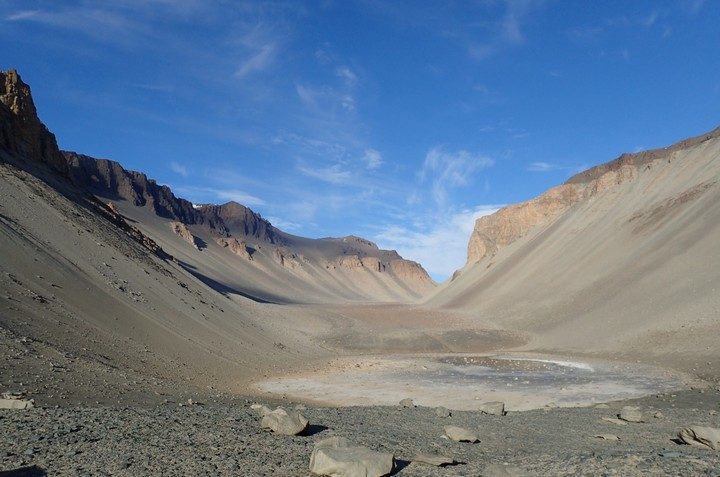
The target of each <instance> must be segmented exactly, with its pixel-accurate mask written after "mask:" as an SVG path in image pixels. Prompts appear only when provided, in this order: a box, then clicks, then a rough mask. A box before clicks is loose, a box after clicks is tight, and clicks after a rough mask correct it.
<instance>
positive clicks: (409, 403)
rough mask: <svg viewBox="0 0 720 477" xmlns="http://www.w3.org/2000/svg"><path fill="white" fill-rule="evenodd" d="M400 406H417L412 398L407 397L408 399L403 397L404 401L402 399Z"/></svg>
mask: <svg viewBox="0 0 720 477" xmlns="http://www.w3.org/2000/svg"><path fill="white" fill-rule="evenodd" d="M400 406H401V407H415V404H413V401H412V399H410V398H406V399H403V400H402V401H400Z"/></svg>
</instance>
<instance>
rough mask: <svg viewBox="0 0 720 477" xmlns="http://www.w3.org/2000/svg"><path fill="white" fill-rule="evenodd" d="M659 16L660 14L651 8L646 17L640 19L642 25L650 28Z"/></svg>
mask: <svg viewBox="0 0 720 477" xmlns="http://www.w3.org/2000/svg"><path fill="white" fill-rule="evenodd" d="M659 16H660V15H659V14H658V12H657V10H653V11H652V12H650V14H649V15H648V16H647V17H645V18H644V19H643V20H642V24H643V26H645V27H647V28H650V27H651V26H653V25H654V24H655V22H657V20H658V17H659Z"/></svg>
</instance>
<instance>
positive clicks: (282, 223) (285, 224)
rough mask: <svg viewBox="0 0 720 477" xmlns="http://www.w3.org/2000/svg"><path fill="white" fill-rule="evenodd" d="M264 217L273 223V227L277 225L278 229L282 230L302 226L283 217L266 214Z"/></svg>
mask: <svg viewBox="0 0 720 477" xmlns="http://www.w3.org/2000/svg"><path fill="white" fill-rule="evenodd" d="M265 218H266V219H267V220H268V221H269V222H270V223H271V224H273V225H274V226H275V227H277V228H279V229H281V230H284V231H292V230H297V229H299V228H300V227H302V225H300V224H299V223H297V222H292V221H290V220H284V219H281V218H280V217H274V216H268V217H265Z"/></svg>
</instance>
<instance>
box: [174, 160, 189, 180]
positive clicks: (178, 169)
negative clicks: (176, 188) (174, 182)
mask: <svg viewBox="0 0 720 477" xmlns="http://www.w3.org/2000/svg"><path fill="white" fill-rule="evenodd" d="M170 170H171V171H173V172H174V173H175V174H180V175H181V176H183V177H187V176H188V169H187V167H186V166H184V165H182V164H178V163H177V162H174V161H173V162H171V163H170Z"/></svg>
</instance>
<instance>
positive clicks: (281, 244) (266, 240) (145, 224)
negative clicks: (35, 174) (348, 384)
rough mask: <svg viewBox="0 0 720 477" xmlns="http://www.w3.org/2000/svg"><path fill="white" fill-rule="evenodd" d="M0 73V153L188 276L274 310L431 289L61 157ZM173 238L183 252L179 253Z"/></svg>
mask: <svg viewBox="0 0 720 477" xmlns="http://www.w3.org/2000/svg"><path fill="white" fill-rule="evenodd" d="M0 75H1V76H0V80H2V81H3V83H4V90H3V91H2V93H3V94H2V95H0V100H1V101H2V104H4V105H5V107H3V108H2V109H0V141H1V142H0V146H2V147H4V148H5V149H6V150H8V151H10V152H12V153H14V154H16V155H17V156H18V157H20V158H22V159H23V160H24V161H26V162H27V163H29V164H32V163H41V164H44V165H47V166H49V167H50V168H51V169H52V170H53V171H55V172H56V173H57V174H58V176H59V177H62V178H63V179H65V180H68V181H69V182H71V183H72V184H74V185H75V186H77V187H79V188H80V189H81V190H83V191H85V192H87V193H89V194H91V195H92V197H94V198H97V199H99V200H100V201H101V202H102V206H101V208H103V209H104V213H106V214H109V215H113V214H114V219H115V220H121V221H123V223H124V224H125V225H124V226H125V227H128V228H130V227H131V226H130V225H128V223H132V224H133V225H132V228H133V229H134V230H135V233H140V234H143V237H144V238H143V239H141V241H144V242H148V240H149V241H150V242H153V241H154V242H157V244H158V245H157V246H158V247H162V248H163V249H164V250H171V251H172V255H173V256H174V257H175V258H176V259H178V260H183V261H184V262H186V263H188V264H192V271H193V273H195V274H196V275H202V276H204V277H208V278H209V277H213V278H212V279H213V281H217V282H218V283H224V284H225V286H228V287H232V288H233V289H236V290H238V292H239V293H243V294H246V295H247V296H253V297H258V298H259V299H262V300H273V301H276V300H277V301H282V302H286V301H287V302H293V301H306V300H310V301H319V302H325V301H331V302H332V301H336V300H372V301H398V300H399V301H408V300H414V299H417V298H419V297H421V296H423V295H425V294H427V293H428V292H430V291H431V290H432V289H433V288H434V287H435V284H434V282H433V281H432V279H431V278H430V277H429V276H428V274H427V273H426V272H425V270H424V269H423V268H422V266H421V265H419V264H418V263H415V262H412V261H407V260H404V259H403V258H402V257H400V255H398V254H397V252H395V251H392V250H381V249H379V248H378V247H377V246H376V245H375V244H373V243H372V242H370V241H368V240H365V239H362V238H359V237H355V236H348V237H344V238H324V239H308V238H304V237H298V236H294V235H291V234H287V233H285V232H283V231H281V230H279V229H278V228H276V227H274V226H273V225H272V224H271V223H270V222H269V221H267V220H265V219H264V218H262V217H261V216H260V214H258V213H256V212H254V211H253V210H251V209H250V208H248V207H246V206H244V205H242V204H238V203H236V202H228V203H225V204H221V205H214V204H200V205H193V204H192V203H191V202H190V201H188V200H185V199H182V198H179V197H176V196H175V194H173V192H172V190H171V189H170V188H169V187H168V186H165V185H160V184H158V183H157V182H156V181H155V180H153V179H150V178H148V177H147V176H146V175H145V174H143V173H142V172H136V171H130V170H126V169H125V168H123V167H122V166H121V165H120V164H119V163H118V162H115V161H111V160H108V159H96V158H93V157H90V156H87V155H83V154H79V153H76V152H70V151H62V152H61V151H60V150H59V149H58V147H57V142H56V140H55V137H54V136H53V135H52V134H51V133H50V132H49V131H48V130H47V128H46V127H45V126H44V125H43V124H42V122H41V121H40V120H39V119H38V117H37V111H36V109H35V106H34V103H33V100H32V96H31V94H30V88H29V87H28V86H27V85H26V84H25V83H23V82H22V80H21V79H20V77H19V75H18V74H17V73H16V72H15V71H9V72H8V73H2V74H0ZM148 212H150V213H149V214H148ZM125 219H127V220H125ZM163 224H165V225H163ZM168 234H169V235H168ZM176 238H180V239H182V243H184V244H185V246H184V247H187V246H189V247H190V248H183V247H179V248H178V244H177V243H176V242H175V240H176ZM146 239H147V240H146ZM148 243H149V242H148ZM216 247H217V248H216ZM208 250H211V251H212V252H213V254H215V253H217V254H220V255H221V256H224V257H225V259H217V258H218V257H215V256H213V260H205V259H206V258H210V256H211V255H212V254H208V253H207V252H208ZM201 253H203V254H202V255H198V254H201ZM186 254H189V255H188V256H184V255H186ZM236 260H242V261H241V262H240V263H239V264H238V263H235V262H234V261H236Z"/></svg>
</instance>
